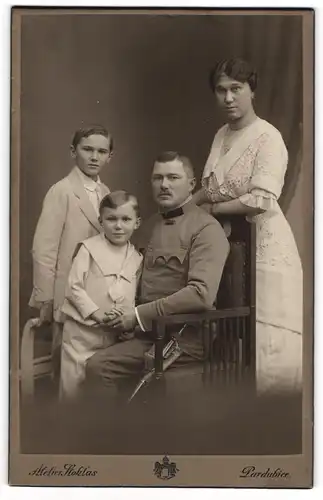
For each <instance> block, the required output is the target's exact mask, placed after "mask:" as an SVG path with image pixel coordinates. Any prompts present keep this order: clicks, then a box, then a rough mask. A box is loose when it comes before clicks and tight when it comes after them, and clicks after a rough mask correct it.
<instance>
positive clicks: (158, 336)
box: [153, 306, 250, 378]
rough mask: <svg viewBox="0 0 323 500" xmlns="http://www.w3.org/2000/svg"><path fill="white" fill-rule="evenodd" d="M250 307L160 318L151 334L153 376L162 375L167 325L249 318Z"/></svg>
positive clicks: (156, 320) (211, 310)
mask: <svg viewBox="0 0 323 500" xmlns="http://www.w3.org/2000/svg"><path fill="white" fill-rule="evenodd" d="M249 314H250V307H247V306H246V307H236V308H234V309H215V308H212V309H209V310H208V311H204V312H201V313H184V314H171V315H169V316H160V317H159V318H157V319H155V320H154V321H153V333H154V334H155V375H156V378H160V377H161V376H162V373H163V347H164V338H165V333H166V326H167V325H178V324H183V323H203V322H207V321H216V320H218V319H221V318H241V317H243V316H249Z"/></svg>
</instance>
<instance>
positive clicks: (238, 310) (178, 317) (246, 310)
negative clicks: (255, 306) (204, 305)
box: [153, 306, 250, 332]
mask: <svg viewBox="0 0 323 500" xmlns="http://www.w3.org/2000/svg"><path fill="white" fill-rule="evenodd" d="M249 314H250V307H249V306H245V307H235V308H228V309H215V308H212V309H209V310H208V311H204V312H200V313H184V314H171V315H169V316H160V317H159V318H157V319H155V320H153V332H158V330H160V328H161V327H165V326H166V325H177V324H180V323H200V322H202V321H212V320H217V319H221V318H239V317H243V316H248V315H249Z"/></svg>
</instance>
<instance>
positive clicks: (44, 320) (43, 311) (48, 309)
mask: <svg viewBox="0 0 323 500" xmlns="http://www.w3.org/2000/svg"><path fill="white" fill-rule="evenodd" d="M39 319H40V324H41V325H42V324H45V325H46V324H48V323H51V322H52V321H53V301H52V300H49V301H48V302H44V303H43V304H42V306H41V308H40V313H39Z"/></svg>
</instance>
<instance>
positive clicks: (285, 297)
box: [202, 118, 303, 393]
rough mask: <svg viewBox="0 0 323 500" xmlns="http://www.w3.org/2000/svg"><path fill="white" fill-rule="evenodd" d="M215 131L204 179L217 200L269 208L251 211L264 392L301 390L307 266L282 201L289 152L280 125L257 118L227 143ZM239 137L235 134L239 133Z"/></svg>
mask: <svg viewBox="0 0 323 500" xmlns="http://www.w3.org/2000/svg"><path fill="white" fill-rule="evenodd" d="M227 131H228V125H225V126H224V127H222V128H221V129H220V130H219V131H218V133H217V134H216V136H215V139H214V142H213V145H212V148H211V152H210V155H209V158H208V161H207V163H206V166H205V169H204V173H203V178H202V185H203V186H204V188H205V190H206V193H207V195H208V198H209V200H210V201H211V202H221V201H229V200H232V199H235V198H238V199H239V200H240V202H241V203H243V204H244V205H247V206H249V207H260V208H262V209H264V210H265V212H263V213H262V214H260V215H256V216H252V217H249V218H248V220H249V221H250V222H251V223H255V224H256V234H257V251H256V253H257V262H256V270H257V271H256V272H257V282H256V283H257V284H256V288H257V296H256V297H257V298H256V300H257V302H256V317H257V328H256V353H257V355H256V367H257V388H258V391H259V392H261V393H262V392H266V391H268V390H269V391H281V390H284V389H285V390H292V391H294V390H298V389H300V388H301V384H302V330H303V321H302V311H303V275H302V266H301V261H300V257H299V254H298V250H297V247H296V243H295V240H294V236H293V233H292V231H291V228H290V226H289V224H288V222H287V220H286V218H285V216H284V214H283V213H282V211H281V209H280V207H279V204H278V202H277V200H278V198H279V196H280V194H281V191H282V187H283V184H284V176H285V172H286V168H287V162H288V154H287V150H286V147H285V144H284V142H283V139H282V137H281V134H280V133H279V131H278V130H277V129H276V128H274V127H273V126H272V125H271V124H269V123H268V122H266V121H265V120H262V119H260V118H257V119H256V120H255V121H254V122H253V123H252V124H251V125H249V126H248V127H246V128H245V129H243V130H242V133H241V131H239V133H237V135H236V140H233V142H232V147H231V148H230V150H229V151H227V152H225V151H224V148H223V144H224V142H225V136H226V133H227ZM233 139H234V137H233Z"/></svg>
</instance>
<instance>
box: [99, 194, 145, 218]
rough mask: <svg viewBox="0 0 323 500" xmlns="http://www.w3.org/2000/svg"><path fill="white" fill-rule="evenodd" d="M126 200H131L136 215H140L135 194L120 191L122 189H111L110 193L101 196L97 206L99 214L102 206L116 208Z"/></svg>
mask: <svg viewBox="0 0 323 500" xmlns="http://www.w3.org/2000/svg"><path fill="white" fill-rule="evenodd" d="M128 201H130V202H131V204H132V206H133V209H134V211H135V212H136V215H137V217H139V216H140V214H139V204H138V200H137V198H136V196H134V195H133V194H131V193H128V192H127V191H122V190H119V191H112V192H111V193H109V194H107V195H106V196H105V197H104V198H102V200H101V203H100V207H99V212H100V215H102V212H103V210H104V208H118V207H121V206H122V205H124V204H125V203H128Z"/></svg>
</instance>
